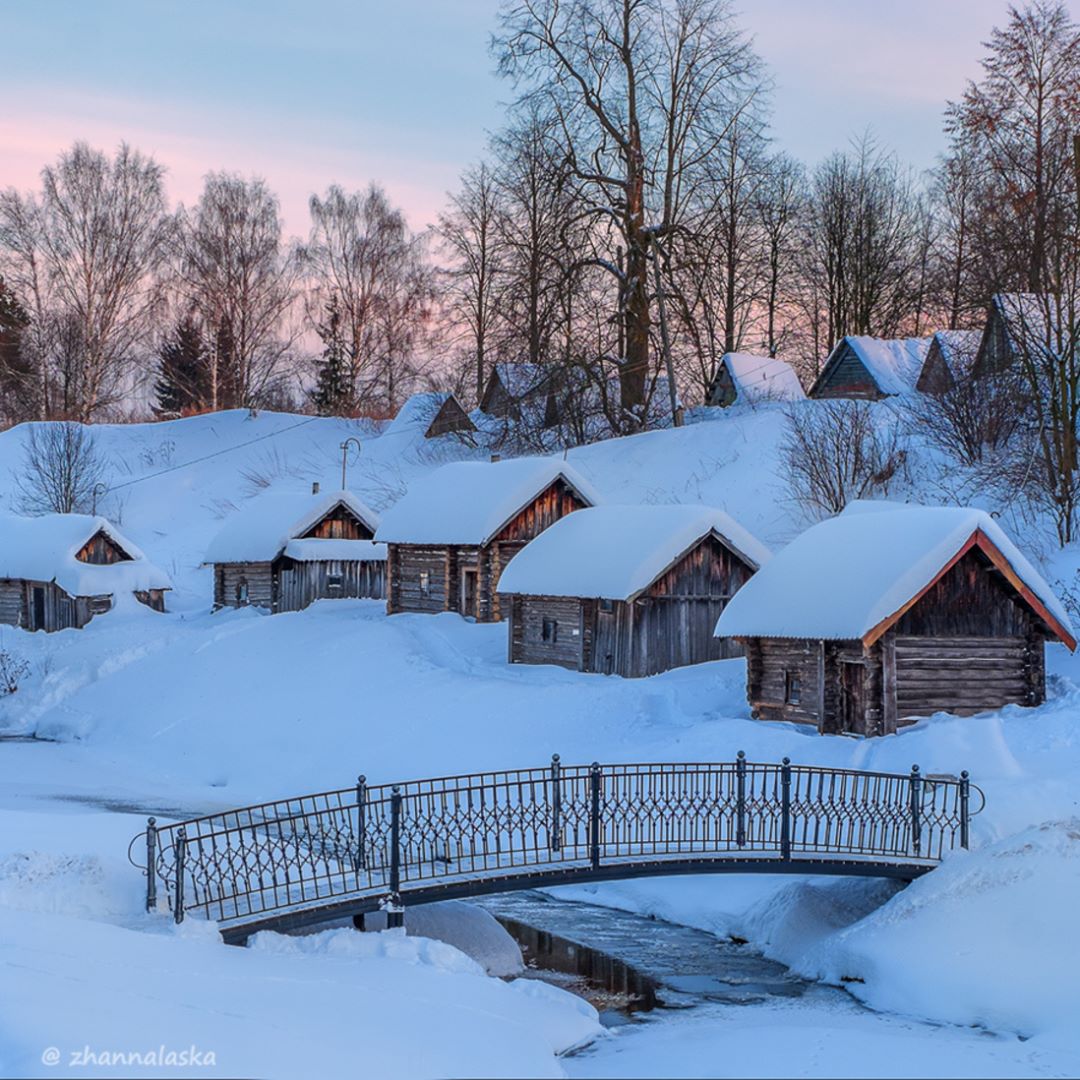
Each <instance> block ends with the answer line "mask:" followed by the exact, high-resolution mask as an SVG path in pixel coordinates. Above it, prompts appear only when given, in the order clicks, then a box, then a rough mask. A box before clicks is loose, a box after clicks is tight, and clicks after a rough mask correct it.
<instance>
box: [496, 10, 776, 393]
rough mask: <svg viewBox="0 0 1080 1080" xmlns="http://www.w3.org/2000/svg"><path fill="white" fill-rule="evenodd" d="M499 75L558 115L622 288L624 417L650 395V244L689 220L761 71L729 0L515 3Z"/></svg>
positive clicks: (603, 259)
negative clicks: (686, 214)
mask: <svg viewBox="0 0 1080 1080" xmlns="http://www.w3.org/2000/svg"><path fill="white" fill-rule="evenodd" d="M495 48H496V51H497V53H498V56H499V62H500V70H501V71H502V72H503V73H504V74H506V75H508V76H510V77H511V78H513V79H514V80H515V82H516V83H517V84H518V85H520V86H521V87H522V88H523V90H524V91H525V96H526V97H531V98H532V99H533V100H534V101H536V102H539V103H541V104H542V107H543V109H544V110H545V111H547V110H550V113H551V115H552V116H553V117H554V119H555V121H556V123H557V132H558V142H559V148H560V154H561V156H562V157H563V158H564V159H565V161H566V163H567V169H568V171H569V174H570V176H571V177H572V178H573V180H574V182H575V185H576V188H577V198H578V201H579V204H580V213H581V214H582V215H586V216H588V217H589V218H590V220H591V221H592V222H593V223H594V225H595V229H596V230H597V232H596V234H595V235H596V236H597V239H598V240H601V239H603V235H604V234H605V233H606V240H605V242H604V243H603V244H602V245H601V246H599V250H598V251H597V252H596V254H594V255H590V256H588V257H589V258H590V260H591V261H592V263H593V264H594V265H596V266H599V267H602V268H603V269H604V270H605V271H606V272H607V273H609V274H610V275H611V276H612V277H613V278H614V280H615V283H616V286H617V289H616V303H615V311H616V314H617V318H618V319H619V321H620V323H621V335H620V337H621V342H620V344H621V346H622V349H621V352H620V355H619V356H617V357H615V358H613V359H615V360H617V361H618V364H619V373H620V384H621V398H622V404H623V406H624V407H627V408H633V407H636V406H639V405H640V404H641V403H642V402H643V401H644V398H645V392H646V383H647V377H648V371H649V357H650V339H651V327H652V321H653V319H652V308H653V303H654V296H653V294H652V290H651V288H650V280H649V278H650V274H649V257H650V246H651V244H652V241H653V240H654V239H655V238H656V237H658V236H662V235H666V234H668V233H670V232H672V231H674V230H676V229H677V228H679V227H680V226H681V225H682V224H683V222H682V217H683V208H684V206H685V205H687V204H688V202H689V201H691V199H692V196H693V189H694V186H695V183H696V180H697V178H698V176H699V174H700V173H701V172H702V171H703V166H704V165H705V163H707V162H708V161H709V160H710V158H711V157H712V155H713V153H714V152H715V151H716V149H717V147H718V146H719V145H720V142H721V140H722V139H723V138H724V135H725V134H726V132H727V129H728V126H729V124H730V122H731V118H732V116H733V115H734V113H736V112H737V111H738V109H739V108H740V107H741V105H742V103H743V102H744V101H745V100H746V98H747V97H748V96H752V95H753V94H754V93H756V91H757V87H758V61H757V58H756V56H755V54H754V53H753V50H752V48H751V46H750V44H749V42H748V41H747V40H746V39H745V37H744V36H743V35H742V34H741V32H740V31H739V30H738V28H737V27H736V26H735V24H734V22H733V20H732V16H731V14H730V10H729V8H728V6H727V5H726V4H725V3H723V2H722V0H684V2H681V3H673V2H670V0H516V2H512V3H510V4H509V5H508V6H507V7H506V8H504V11H503V16H502V28H501V32H500V34H499V35H498V37H497V39H496V42H495Z"/></svg>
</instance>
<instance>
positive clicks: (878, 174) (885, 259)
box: [805, 138, 923, 347]
mask: <svg viewBox="0 0 1080 1080" xmlns="http://www.w3.org/2000/svg"><path fill="white" fill-rule="evenodd" d="M922 226H923V217H922V208H921V205H920V202H919V199H918V197H917V190H916V186H915V182H914V177H913V176H912V174H911V173H910V171H909V170H907V169H905V168H904V166H902V165H901V164H900V162H899V161H898V159H897V158H896V157H895V156H893V155H891V154H886V153H883V152H882V151H881V150H879V148H878V147H877V146H876V145H875V144H874V142H873V140H872V139H869V138H864V139H862V140H861V141H860V142H859V143H858V144H856V146H855V148H854V150H853V151H851V152H849V153H845V154H833V155H832V156H831V157H829V158H828V159H826V160H825V161H824V162H823V163H822V164H821V165H820V166H819V167H818V168H817V169H816V170H815V172H814V175H813V178H812V181H811V197H810V209H809V216H808V244H807V265H806V268H805V271H806V273H807V275H808V276H809V277H810V278H811V279H812V280H813V282H814V292H815V294H816V295H817V296H819V297H820V299H821V302H822V303H823V305H824V314H825V318H826V322H827V331H826V340H827V342H828V343H829V345H830V347H831V344H832V343H834V342H836V341H838V340H839V339H840V338H842V337H844V336H845V335H846V334H876V335H880V336H884V337H892V336H895V335H896V334H897V333H898V332H900V331H901V330H902V328H903V327H904V324H905V322H907V321H909V320H911V319H912V318H913V316H914V315H915V312H916V309H917V306H918V303H917V296H918V290H919V285H920V273H921V270H922V258H923V249H922V246H921V243H920V241H921V239H922V233H921V229H922Z"/></svg>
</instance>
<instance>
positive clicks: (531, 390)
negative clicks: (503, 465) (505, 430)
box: [480, 363, 558, 424]
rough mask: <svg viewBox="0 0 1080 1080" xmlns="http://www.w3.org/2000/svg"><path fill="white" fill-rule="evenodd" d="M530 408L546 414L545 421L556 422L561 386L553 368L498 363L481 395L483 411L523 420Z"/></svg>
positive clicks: (488, 413) (490, 414)
mask: <svg viewBox="0 0 1080 1080" xmlns="http://www.w3.org/2000/svg"><path fill="white" fill-rule="evenodd" d="M527 409H533V410H536V411H537V413H538V415H542V417H543V423H544V424H549V423H554V422H556V418H557V415H558V401H557V387H556V385H555V380H554V378H553V373H552V371H551V369H550V368H547V367H544V366H543V365H542V364H525V363H513V364H496V365H495V366H494V367H493V368H492V369H491V374H489V375H488V380H487V383H486V384H485V386H484V393H483V394H482V395H481V397H480V411H481V412H482V413H484V414H486V415H487V416H495V417H499V418H501V419H508V420H520V419H521V418H522V415H523V413H524V411H525V410H527Z"/></svg>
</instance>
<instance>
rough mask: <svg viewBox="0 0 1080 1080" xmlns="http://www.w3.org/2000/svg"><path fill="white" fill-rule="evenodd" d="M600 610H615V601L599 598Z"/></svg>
mask: <svg viewBox="0 0 1080 1080" xmlns="http://www.w3.org/2000/svg"><path fill="white" fill-rule="evenodd" d="M600 610H601V611H614V610H615V601H614V600H601V601H600Z"/></svg>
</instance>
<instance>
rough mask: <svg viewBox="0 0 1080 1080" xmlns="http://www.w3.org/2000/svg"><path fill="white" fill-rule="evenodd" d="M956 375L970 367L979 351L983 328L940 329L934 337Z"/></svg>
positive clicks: (951, 370)
mask: <svg viewBox="0 0 1080 1080" xmlns="http://www.w3.org/2000/svg"><path fill="white" fill-rule="evenodd" d="M933 340H934V341H936V342H937V344H938V349H939V350H940V351H941V357H942V359H943V360H944V361H945V363H946V364H948V366H949V371H950V372H952V373H953V374H954V375H955V374H958V373H959V372H962V371H963V370H964V369H965V368H967V367H969V366H970V365H971V363H972V362H973V361H974V359H975V355H976V353H977V352H978V351H979V343H980V342H981V341H982V331H981V330H939V331H938V332H937V333H936V334H935V335H934V338H933Z"/></svg>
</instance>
